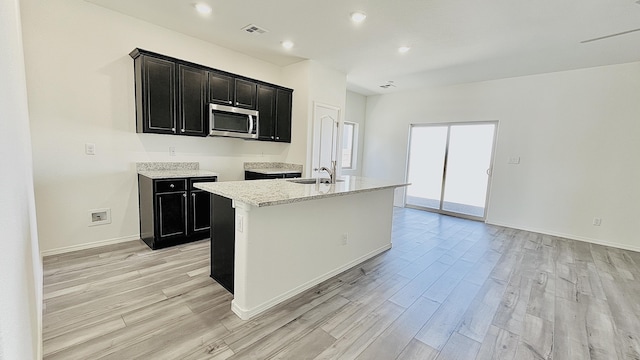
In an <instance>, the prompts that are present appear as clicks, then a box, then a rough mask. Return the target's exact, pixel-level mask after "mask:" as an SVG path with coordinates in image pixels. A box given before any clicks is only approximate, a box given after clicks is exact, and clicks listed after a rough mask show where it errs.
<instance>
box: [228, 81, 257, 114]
mask: <svg viewBox="0 0 640 360" xmlns="http://www.w3.org/2000/svg"><path fill="white" fill-rule="evenodd" d="M256 89H257V85H256V83H254V82H252V81H247V80H243V79H235V90H234V93H235V101H234V103H233V106H235V107H241V108H245V109H251V110H255V109H256V100H257V99H256Z"/></svg>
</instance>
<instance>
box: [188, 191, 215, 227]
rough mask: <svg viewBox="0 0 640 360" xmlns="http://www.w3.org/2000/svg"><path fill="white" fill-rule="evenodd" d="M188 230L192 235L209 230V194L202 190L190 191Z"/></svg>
mask: <svg viewBox="0 0 640 360" xmlns="http://www.w3.org/2000/svg"><path fill="white" fill-rule="evenodd" d="M189 215H190V220H189V230H190V231H191V232H192V233H197V232H203V231H205V232H206V231H209V229H210V228H211V194H210V193H208V192H206V191H204V190H193V191H191V206H190V214H189Z"/></svg>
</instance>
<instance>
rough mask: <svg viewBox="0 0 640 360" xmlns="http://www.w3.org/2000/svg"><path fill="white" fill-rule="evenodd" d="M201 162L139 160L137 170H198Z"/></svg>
mask: <svg viewBox="0 0 640 360" xmlns="http://www.w3.org/2000/svg"><path fill="white" fill-rule="evenodd" d="M198 169H200V163H197V162H139V163H136V170H137V171H138V172H140V171H159V170H198Z"/></svg>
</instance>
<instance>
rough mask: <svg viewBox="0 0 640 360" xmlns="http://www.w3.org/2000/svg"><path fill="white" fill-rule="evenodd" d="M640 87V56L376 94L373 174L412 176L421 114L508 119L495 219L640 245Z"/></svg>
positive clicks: (370, 117)
mask: <svg viewBox="0 0 640 360" xmlns="http://www.w3.org/2000/svg"><path fill="white" fill-rule="evenodd" d="M638 94H640V62H636V63H629V64H622V65H615V66H605V67H598V68H590V69H582V70H575V71H566V72H559V73H550V74H543V75H536V76H527V77H519V78H511V79H504V80H496V81H488V82H481V83H473V84H464V85H459V86H451V87H443V88H437V89H422V90H418V91H411V92H404V93H396V94H389V95H382V96H373V97H369V98H368V100H367V131H366V133H365V143H366V146H365V164H364V175H365V176H370V177H380V178H387V179H392V180H396V181H398V180H403V179H404V176H405V171H406V168H405V167H406V165H405V164H406V155H407V154H406V152H407V137H408V136H407V135H408V131H409V124H411V123H438V122H460V121H482V120H498V121H499V125H498V138H497V144H496V154H495V166H494V170H493V180H492V181H493V182H492V187H491V194H490V198H489V208H488V215H487V222H489V223H494V224H501V225H506V226H510V227H515V228H520V229H527V230H533V231H538V232H542V233H548V234H555V235H560V236H566V237H569V238H574V239H581V240H587V241H592V242H599V243H606V244H612V245H615V246H619V247H623V248H629V249H635V250H640V238H639V237H638V234H639V233H640V222H638V215H639V214H640V186H638V184H640V163H639V162H638V159H637V154H640V141H639V139H640V121H639V119H640V101H638ZM512 156H520V157H521V163H520V164H519V165H507V159H508V158H509V157H512ZM396 200H398V199H396ZM594 217H600V218H602V226H600V227H596V226H593V225H592V221H593V218H594Z"/></svg>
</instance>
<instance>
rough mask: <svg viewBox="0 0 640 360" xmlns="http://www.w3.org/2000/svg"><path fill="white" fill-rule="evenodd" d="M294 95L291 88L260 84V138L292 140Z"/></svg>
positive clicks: (282, 140) (279, 140)
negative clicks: (292, 102)
mask: <svg viewBox="0 0 640 360" xmlns="http://www.w3.org/2000/svg"><path fill="white" fill-rule="evenodd" d="M292 95H293V93H292V91H291V90H289V89H282V88H275V87H271V86H266V85H258V112H259V113H260V115H259V116H260V128H259V130H260V132H259V136H258V138H259V139H261V140H271V141H278V142H288V143H290V142H291V105H292V104H291V100H292Z"/></svg>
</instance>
